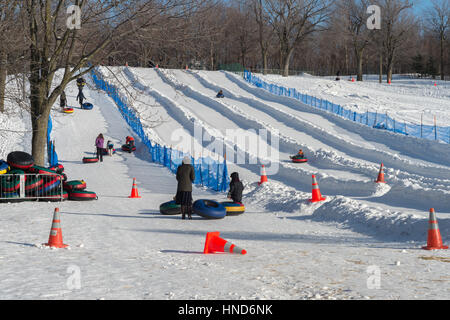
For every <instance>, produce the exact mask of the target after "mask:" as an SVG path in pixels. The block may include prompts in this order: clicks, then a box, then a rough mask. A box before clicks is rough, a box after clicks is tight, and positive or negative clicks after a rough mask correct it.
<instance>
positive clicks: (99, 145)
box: [95, 133, 105, 162]
mask: <svg viewBox="0 0 450 320" xmlns="http://www.w3.org/2000/svg"><path fill="white" fill-rule="evenodd" d="M104 141H105V138H103V134H101V133H100V134H99V135H98V136H97V139H95V147H96V148H97V159H99V160H100V162H103V143H104Z"/></svg>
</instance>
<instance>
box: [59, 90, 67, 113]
mask: <svg viewBox="0 0 450 320" xmlns="http://www.w3.org/2000/svg"><path fill="white" fill-rule="evenodd" d="M59 106H60V107H61V109H64V108H65V107H67V98H66V93H65V92H64V91H63V92H61V95H60V96H59Z"/></svg>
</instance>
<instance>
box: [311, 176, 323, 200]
mask: <svg viewBox="0 0 450 320" xmlns="http://www.w3.org/2000/svg"><path fill="white" fill-rule="evenodd" d="M325 199H326V198H325V197H322V194H321V193H320V189H319V184H318V183H317V180H316V176H315V175H313V176H312V199H309V201H310V202H319V201H323V200H325Z"/></svg>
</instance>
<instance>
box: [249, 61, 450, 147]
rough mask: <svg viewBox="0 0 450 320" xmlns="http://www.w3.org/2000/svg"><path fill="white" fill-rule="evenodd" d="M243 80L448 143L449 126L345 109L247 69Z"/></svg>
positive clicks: (371, 122)
mask: <svg viewBox="0 0 450 320" xmlns="http://www.w3.org/2000/svg"><path fill="white" fill-rule="evenodd" d="M244 80H246V81H247V82H249V83H251V84H253V85H254V86H256V87H258V88H261V89H264V90H266V91H268V92H270V93H272V94H275V95H278V96H285V97H290V98H294V99H297V100H299V101H301V102H303V103H304V104H307V105H309V106H312V107H316V108H319V109H322V110H326V111H328V112H331V113H334V114H336V115H339V116H341V117H343V118H345V119H348V120H351V121H354V122H358V123H361V124H365V125H367V126H371V127H373V128H376V129H382V130H387V131H391V132H395V133H400V134H403V135H409V136H414V137H418V138H423V139H427V140H439V141H441V142H445V143H450V126H448V127H442V126H436V125H423V124H414V123H406V122H405V121H398V120H395V119H394V118H391V117H390V116H389V115H387V114H379V113H377V112H369V111H368V112H365V113H358V112H355V111H351V110H347V109H345V108H343V107H342V106H340V105H337V104H334V103H332V102H330V101H328V100H323V99H319V98H316V97H313V96H310V95H307V94H303V93H301V92H298V91H297V90H296V89H293V88H285V87H282V86H278V85H275V84H269V83H267V82H265V81H263V80H261V79H260V78H258V77H256V76H255V75H253V74H252V73H251V72H250V71H247V70H245V71H244Z"/></svg>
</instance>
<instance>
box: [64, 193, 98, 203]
mask: <svg viewBox="0 0 450 320" xmlns="http://www.w3.org/2000/svg"><path fill="white" fill-rule="evenodd" d="M69 199H70V200H75V201H87V200H97V199H98V197H97V194H96V193H95V192H92V191H86V190H73V191H70V192H69Z"/></svg>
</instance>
